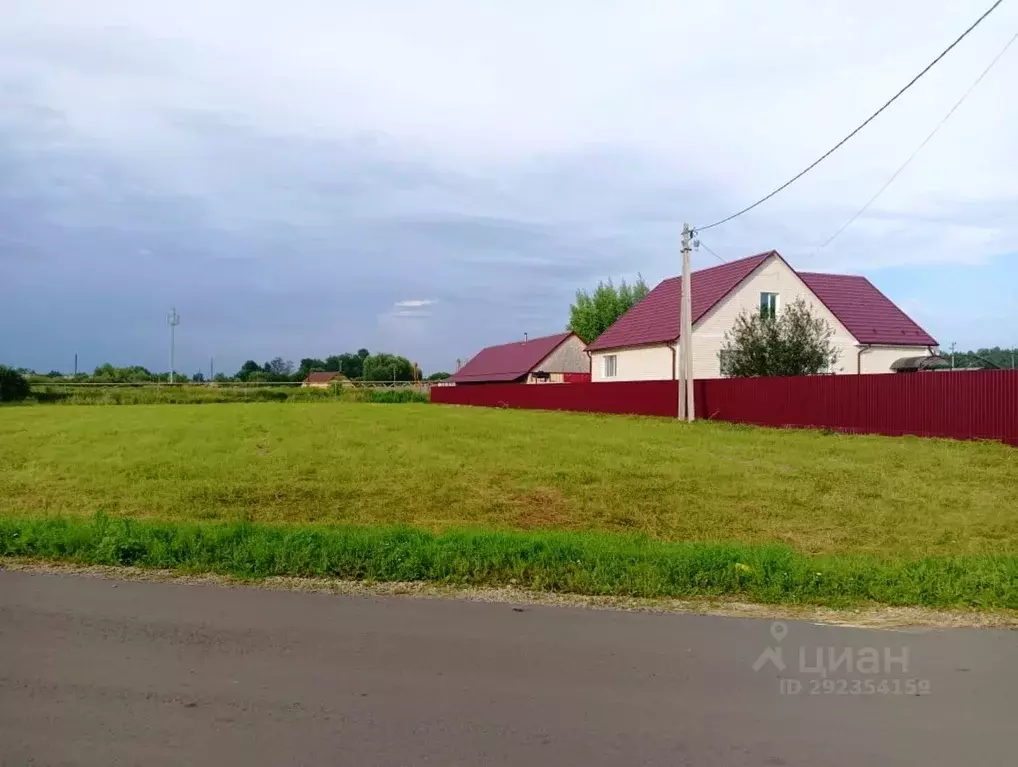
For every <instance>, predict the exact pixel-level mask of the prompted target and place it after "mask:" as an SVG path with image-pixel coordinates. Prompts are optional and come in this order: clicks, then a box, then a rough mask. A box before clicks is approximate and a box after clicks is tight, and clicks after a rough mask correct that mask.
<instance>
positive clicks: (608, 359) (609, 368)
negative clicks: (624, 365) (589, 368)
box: [604, 354, 619, 378]
mask: <svg viewBox="0 0 1018 767" xmlns="http://www.w3.org/2000/svg"><path fill="white" fill-rule="evenodd" d="M618 369H619V358H618V355H615V354H608V355H606V356H605V358H604V377H605V378H614V377H615V376H616V375H618Z"/></svg>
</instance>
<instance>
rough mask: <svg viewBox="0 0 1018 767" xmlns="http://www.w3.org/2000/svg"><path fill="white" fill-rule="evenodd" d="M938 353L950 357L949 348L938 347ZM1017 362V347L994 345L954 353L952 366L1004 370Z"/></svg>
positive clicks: (1012, 366) (1011, 367)
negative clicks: (1003, 347)
mask: <svg viewBox="0 0 1018 767" xmlns="http://www.w3.org/2000/svg"><path fill="white" fill-rule="evenodd" d="M940 353H941V354H942V355H943V356H945V357H946V358H948V359H951V352H950V350H945V349H944V348H943V347H941V348H940ZM1016 363H1018V347H1015V348H1014V349H1001V348H1000V347H999V346H994V347H993V348H992V349H976V350H975V351H968V352H955V353H954V366H955V367H956V368H991V369H993V368H1001V369H1004V370H1012V369H1015V366H1016Z"/></svg>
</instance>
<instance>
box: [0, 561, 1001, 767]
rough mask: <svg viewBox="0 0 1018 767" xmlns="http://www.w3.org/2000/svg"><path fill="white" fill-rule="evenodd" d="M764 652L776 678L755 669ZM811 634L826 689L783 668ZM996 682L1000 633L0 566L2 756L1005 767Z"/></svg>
mask: <svg viewBox="0 0 1018 767" xmlns="http://www.w3.org/2000/svg"><path fill="white" fill-rule="evenodd" d="M517 609H518V608H517ZM779 638H780V641H778V640H779ZM769 647H770V648H780V649H781V651H782V654H781V657H782V662H784V663H785V665H786V668H785V671H784V672H780V671H778V669H777V668H776V666H775V664H774V663H773V662H771V661H770V660H765V661H764V666H763V667H762V668H760V670H759V671H754V669H753V664H754V662H756V661H757V660H758V659H759V658H760V656H761V653H763V652H764V651H766V650H767V649H768V648H769ZM867 647H871V648H874V650H875V651H876V652H877V655H878V656H879V665H880V669H879V672H878V673H872V671H873V666H872V660H873V656H872V655H871V654H869V653H868V651H866V650H865V649H864V648H867ZM800 648H802V650H803V656H804V658H805V659H806V661H807V663H806V664H802V663H801V662H800V658H799V657H798V656H799V651H800ZM827 648H834V649H835V655H836V657H839V658H841V659H842V666H841V668H839V670H838V671H837V672H835V673H834V674H832V675H829V676H828V679H827V681H829V682H831V684H830V685H828V687H829V689H825V687H824V685H823V681H824V680H823V679H822V678H821V677H820V676H819V674H817V673H815V672H811V671H808V670H807V671H803V669H802V667H803V665H805V667H806V668H807V669H808V668H813V667H815V665H816V651H817V649H820V650H821V652H822V653H823V654H824V655H825V657H826V656H827V655H828V653H829V651H828V649H827ZM903 648H907V650H903ZM885 649H887V650H889V651H890V653H891V656H892V659H891V662H890V663H888V662H886V659H885V658H884V657H883V653H884V651H885ZM906 651H907V654H908V661H907V668H906V669H903V668H902V662H901V661H900V659H901V657H902V653H903V652H906ZM848 656H851V658H852V663H853V673H852V674H846V673H845V671H846V668H847V662H848V661H847V657H848ZM894 658H899V661H894ZM860 660H862V661H864V662H865V663H867V664H869V665H867V666H865V667H864V668H865V670H866V671H867V673H865V674H860V673H858V671H857V670H856V669H855V668H854V667H855V664H856V663H857V662H858V661H860ZM903 671H904V673H903ZM781 678H786V679H791V680H794V681H795V682H799V683H800V684H801V685H802V689H801V690H799V691H798V692H797V693H796V692H794V686H793V688H792V689H789V687H788V685H789V684H791V683H790V682H785V683H784V684H785V687H784V688H782V686H781V685H782V681H781ZM841 679H844V680H845V686H844V688H843V689H842V687H841V684H840V680H841ZM907 680H911V681H912V682H913V683H914V687H913V685H911V684H909V681H907ZM855 681H858V682H859V685H860V686H859V689H858V691H857V692H856V694H853V685H852V683H853V682H855ZM867 681H869V682H871V683H873V687H872V690H870V691H867V687H866V685H865V683H866V682H867ZM882 682H886V683H887V684H886V686H885V687H884V688H883V691H882V692H881V688H880V685H881V683H882ZM927 683H928V685H929V688H928V692H927V693H926V694H915V693H916V692H920V691H921V690H922V689H925V685H926V684H927ZM1016 683H1018V632H1009V631H989V630H958V629H955V630H949V631H924V632H920V633H902V632H886V631H868V630H862V629H845V628H833V627H827V626H815V625H811V624H805V623H789V624H787V626H786V627H785V632H784V633H783V632H782V630H781V628H780V627H778V628H774V627H773V626H772V624H770V623H769V622H767V621H759V620H741V619H733V618H720V617H707V616H694V615H655V614H642V613H626V612H607V611H592V610H584V609H579V608H548V607H526V608H524V609H523V611H522V612H518V611H517V610H514V609H513V607H512V606H511V605H500V604H480V603H469V602H459V601H445V600H425V599H420V600H415V599H410V598H398V597H390V598H372V599H369V598H364V597H340V596H333V595H325V594H301V593H287V592H273V591H263V590H258V589H247V588H218V587H214V586H189V585H181V584H172V583H139V582H114V581H108V580H102V579H97V578H85V577H73V576H56V575H41V574H27V573H15V572H0V764H2V765H17V766H18V767H21V766H22V765H30V764H31V765H102V766H103V767H108V766H109V765H145V766H146V767H154V766H155V765H182V764H187V765H216V766H217V767H222V766H223V765H233V764H237V765H244V766H245V767H257V766H259V765H271V766H272V767H280V766H281V765H357V767H365V766H367V765H419V764H435V765H460V764H461V765H478V764H485V765H502V764H512V765H520V764H522V765H527V766H528V767H534V766H535V765H555V767H563V765H592V766H593V765H611V766H612V767H618V766H619V765H645V764H646V765H649V764H655V765H657V764H660V765H684V764H690V765H697V766H698V767H704V766H706V765H724V767H734V766H735V765H746V764H754V765H771V766H774V765H809V767H817V766H818V765H853V767H856V766H858V765H884V764H888V765H890V764H895V765H909V764H922V765H941V764H942V765H950V766H951V767H957V765H961V764H972V765H980V767H983V766H985V765H995V764H1000V765H1014V764H1015V763H1016V761H1015V759H1016V757H1015V754H1016V753H1018V747H1016V746H1015V734H1016V732H1018V730H1016V728H1018V692H1016ZM920 684H922V685H923V687H922V688H920V686H919V685H920Z"/></svg>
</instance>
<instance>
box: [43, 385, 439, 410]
mask: <svg viewBox="0 0 1018 767" xmlns="http://www.w3.org/2000/svg"><path fill="white" fill-rule="evenodd" d="M31 397H32V399H33V400H34V401H35V402H37V403H39V404H56V405H158V404H164V405H201V404H215V403H225V402H336V401H342V402H377V403H404V402H428V397H427V395H426V394H423V393H421V392H417V391H410V390H400V389H396V390H384V389H383V390H377V389H356V388H352V387H331V388H327V389H318V388H304V387H299V386H289V387H286V386H264V387H262V386H258V387H255V386H252V387H246V386H244V387H242V386H221V387H217V386H188V385H184V386H154V385H153V386H76V387H70V386H60V385H59V384H55V385H48V386H47V385H35V386H33V387H32V395H31Z"/></svg>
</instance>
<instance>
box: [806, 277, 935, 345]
mask: <svg viewBox="0 0 1018 767" xmlns="http://www.w3.org/2000/svg"><path fill="white" fill-rule="evenodd" d="M797 274H798V275H799V277H800V278H801V279H802V281H803V282H805V283H806V286H807V287H808V288H809V289H810V290H812V291H813V293H815V294H816V297H817V298H819V299H820V300H821V301H823V302H824V305H825V306H826V307H827V308H828V309H830V310H831V312H832V313H833V314H834V316H835V317H837V318H838V319H839V320H841V324H842V325H844V326H845V327H846V328H848V332H850V333H851V334H852V335H853V336H855V338H856V340H857V341H858V342H859V343H861V344H890V345H895V346H936V345H937V340H936V339H935V338H934V337H933V336H931V335H930V334H929V333H927V332H926V331H925V330H923V329H922V328H921V327H919V325H917V324H916V323H915V322H913V321H912V319H911V318H910V317H909V316H908V315H907V314H905V312H903V311H902V310H901V309H899V308H898V307H897V306H895V304H894V302H893V301H891V299H889V298H888V297H887V296H885V295H884V294H883V293H881V292H880V291H879V290H877V288H876V286H875V285H874V284H873V283H872V282H870V281H869V280H867V279H866V278H865V277H856V276H852V275H848V274H820V273H817V272H797Z"/></svg>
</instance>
